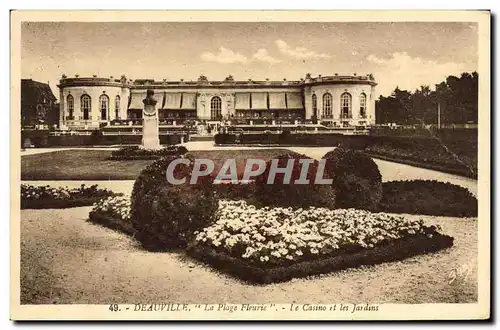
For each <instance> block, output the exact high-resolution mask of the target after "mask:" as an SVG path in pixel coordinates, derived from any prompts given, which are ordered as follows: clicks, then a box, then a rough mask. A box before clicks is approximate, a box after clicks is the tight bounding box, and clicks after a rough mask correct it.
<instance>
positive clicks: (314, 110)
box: [312, 94, 318, 118]
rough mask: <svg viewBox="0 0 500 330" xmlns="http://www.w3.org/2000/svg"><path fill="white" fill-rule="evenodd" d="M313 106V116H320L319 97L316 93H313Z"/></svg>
mask: <svg viewBox="0 0 500 330" xmlns="http://www.w3.org/2000/svg"><path fill="white" fill-rule="evenodd" d="M312 108H313V116H314V118H317V117H318V97H317V96H316V94H313V95H312Z"/></svg>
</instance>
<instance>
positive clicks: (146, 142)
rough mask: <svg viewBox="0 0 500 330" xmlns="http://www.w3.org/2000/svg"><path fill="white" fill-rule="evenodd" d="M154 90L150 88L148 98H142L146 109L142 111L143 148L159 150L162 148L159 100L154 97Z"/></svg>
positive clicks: (147, 93)
mask: <svg viewBox="0 0 500 330" xmlns="http://www.w3.org/2000/svg"><path fill="white" fill-rule="evenodd" d="M153 95H154V91H153V90H151V89H148V91H147V92H146V98H145V99H144V100H142V103H144V110H143V111H142V117H143V120H142V146H141V147H142V148H143V149H149V150H158V149H160V148H161V145H160V137H159V135H160V134H159V127H158V113H157V111H156V103H157V101H156V100H155V98H154V97H153Z"/></svg>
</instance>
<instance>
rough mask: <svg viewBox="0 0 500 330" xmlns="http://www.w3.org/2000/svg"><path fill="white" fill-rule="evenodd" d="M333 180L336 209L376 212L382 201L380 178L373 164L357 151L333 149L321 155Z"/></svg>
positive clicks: (371, 160)
mask: <svg viewBox="0 0 500 330" xmlns="http://www.w3.org/2000/svg"><path fill="white" fill-rule="evenodd" d="M323 159H325V160H326V165H325V171H326V172H327V173H328V175H329V176H330V177H331V178H333V188H334V189H335V192H336V203H335V206H336V207H337V208H356V209H365V210H372V211H373V210H376V209H377V208H378V204H379V202H380V200H381V199H382V175H381V174H380V171H379V169H378V166H377V164H375V162H374V161H373V159H371V158H370V157H369V156H367V155H366V154H365V153H363V152H362V151H359V150H351V149H343V148H336V149H334V150H333V151H330V152H328V153H327V154H326V155H324V156H323Z"/></svg>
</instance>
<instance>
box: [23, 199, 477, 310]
mask: <svg viewBox="0 0 500 330" xmlns="http://www.w3.org/2000/svg"><path fill="white" fill-rule="evenodd" d="M90 210H91V208H90V207H79V208H71V209H65V210H23V211H21V274H20V275H21V303H22V304H109V303H136V302H140V301H146V302H150V301H153V302H154V301H159V300H167V301H175V302H177V303H197V304H200V303H211V302H214V301H215V302H228V303H261V302H262V301H265V302H268V303H285V302H286V303H288V302H297V303H310V304H311V303H326V304H328V303H332V302H339V301H340V302H342V301H348V302H350V303H410V304H419V303H471V302H477V253H478V250H477V244H478V240H477V239H478V237H477V233H478V231H477V220H476V219H470V218H469V219H467V218H449V217H432V216H414V215H409V216H408V217H412V218H423V219H424V221H425V223H426V224H439V225H441V226H442V228H443V232H444V233H446V234H448V235H451V236H453V237H454V238H455V245H454V246H453V247H451V248H450V249H446V250H443V251H440V252H438V253H431V254H426V255H420V256H415V257H412V258H408V259H405V260H401V261H398V262H390V263H384V264H380V265H376V266H371V267H360V268H355V269H346V270H342V271H339V272H334V273H331V274H325V275H321V276H314V277H310V278H302V279H295V280H292V281H289V282H284V283H276V284H270V285H264V286H261V285H258V286H256V285H249V284H246V283H243V282H241V281H239V280H237V279H234V278H232V277H230V276H227V275H224V274H222V273H220V272H218V271H216V270H213V269H211V268H210V267H207V266H204V265H203V264H202V263H200V262H197V261H195V260H193V259H190V258H189V257H187V256H186V255H185V254H184V253H183V252H170V253H150V252H146V251H144V250H142V249H140V248H139V247H138V244H137V243H136V242H135V240H133V239H132V238H130V237H127V236H126V235H124V234H120V233H118V232H115V231H113V230H110V229H107V228H103V227H101V226H97V225H93V224H90V223H89V222H86V219H87V218H88V213H89V211H90ZM459 269H470V273H469V272H466V273H464V274H462V275H460V276H455V275H456V272H457V270H459Z"/></svg>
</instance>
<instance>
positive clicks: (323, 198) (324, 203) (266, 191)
mask: <svg viewBox="0 0 500 330" xmlns="http://www.w3.org/2000/svg"><path fill="white" fill-rule="evenodd" d="M276 159H278V167H279V168H284V167H286V164H287V162H288V160H294V167H293V170H292V174H291V180H290V183H284V181H283V180H284V174H283V173H278V174H276V176H275V180H274V183H273V184H267V180H268V177H269V174H270V169H271V162H272V160H271V161H268V162H267V163H266V170H265V171H264V173H262V174H261V175H259V176H258V177H256V178H255V200H256V202H257V204H259V205H261V206H282V207H289V206H291V207H303V208H307V207H310V206H316V207H329V208H332V207H333V206H334V205H335V198H336V197H335V191H334V190H333V189H332V187H331V186H330V185H325V184H315V178H316V173H317V171H318V166H319V162H318V161H316V160H314V162H313V163H312V164H310V166H309V168H308V173H307V179H308V180H309V184H294V182H295V181H296V180H298V179H299V177H300V174H301V170H302V164H300V163H299V160H300V159H311V158H310V157H307V156H305V155H301V154H297V153H295V152H290V153H286V154H283V155H280V156H278V157H277V158H276ZM323 177H324V178H325V179H328V177H325V176H323Z"/></svg>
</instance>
